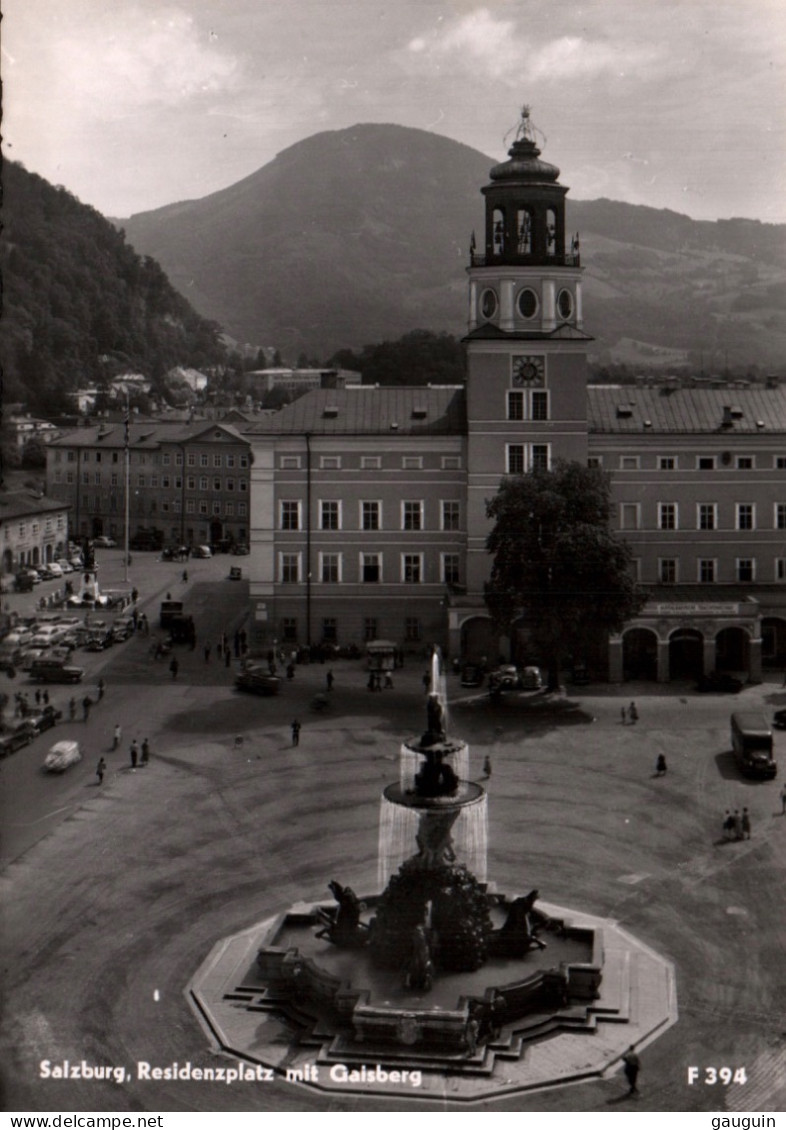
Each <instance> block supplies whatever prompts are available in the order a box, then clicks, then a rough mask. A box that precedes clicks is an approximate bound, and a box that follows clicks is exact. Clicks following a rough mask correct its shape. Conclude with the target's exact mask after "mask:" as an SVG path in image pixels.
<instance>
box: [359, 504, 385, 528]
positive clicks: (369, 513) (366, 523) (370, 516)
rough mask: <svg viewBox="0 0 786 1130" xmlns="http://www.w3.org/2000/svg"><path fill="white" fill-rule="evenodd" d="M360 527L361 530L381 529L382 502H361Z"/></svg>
mask: <svg viewBox="0 0 786 1130" xmlns="http://www.w3.org/2000/svg"><path fill="white" fill-rule="evenodd" d="M360 528H361V529H362V530H381V529H382V504H381V503H380V502H361V504H360Z"/></svg>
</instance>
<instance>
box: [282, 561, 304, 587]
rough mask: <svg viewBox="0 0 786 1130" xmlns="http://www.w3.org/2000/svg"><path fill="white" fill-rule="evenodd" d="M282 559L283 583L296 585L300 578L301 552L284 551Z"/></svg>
mask: <svg viewBox="0 0 786 1130" xmlns="http://www.w3.org/2000/svg"><path fill="white" fill-rule="evenodd" d="M280 560H281V566H280V571H281V583H282V584H284V585H294V584H297V583H298V581H299V580H300V554H299V553H282V554H281V555H280Z"/></svg>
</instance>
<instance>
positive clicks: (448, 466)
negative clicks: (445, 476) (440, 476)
mask: <svg viewBox="0 0 786 1130" xmlns="http://www.w3.org/2000/svg"><path fill="white" fill-rule="evenodd" d="M442 470H443V471H460V470H461V456H460V455H443V456H442Z"/></svg>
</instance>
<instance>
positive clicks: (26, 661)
mask: <svg viewBox="0 0 786 1130" xmlns="http://www.w3.org/2000/svg"><path fill="white" fill-rule="evenodd" d="M46 653H47V648H45V647H25V648H23V649H22V658H21V659H20V661H19V666H20V667H21V669H22V670H23V671H27V672H28V673H29V672H30V671H31V670H32V668H33V664H34V663H35V661H36V659H42V658H43V657H44V656H45V655H46Z"/></svg>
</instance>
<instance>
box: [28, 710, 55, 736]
mask: <svg viewBox="0 0 786 1130" xmlns="http://www.w3.org/2000/svg"><path fill="white" fill-rule="evenodd" d="M62 717H63V711H62V710H55V708H54V706H45V707H44V709H43V710H41V711H38V710H36V711H35V712H34V713H33V714H30V715H28V717H27V718H26V719H25V721H26V722H30V724H31V725H32V726H33V728H34V729H35V732H36V733H37V734H43V732H44V730H50V729H51V728H52V726H54V725H56V724H57V723H58V722H59V721H60V719H61V718H62Z"/></svg>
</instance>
